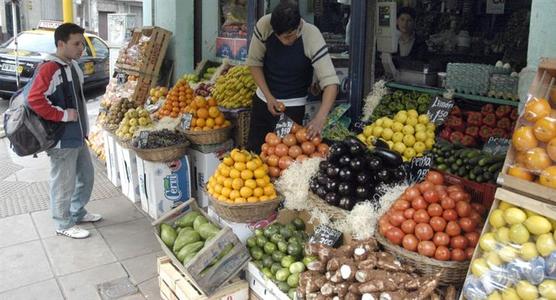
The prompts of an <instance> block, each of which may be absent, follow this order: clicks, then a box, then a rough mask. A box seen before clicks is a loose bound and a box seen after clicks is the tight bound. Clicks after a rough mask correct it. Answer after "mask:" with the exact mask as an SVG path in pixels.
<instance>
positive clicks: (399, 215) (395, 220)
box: [388, 210, 405, 227]
mask: <svg viewBox="0 0 556 300" xmlns="http://www.w3.org/2000/svg"><path fill="white" fill-rule="evenodd" d="M388 221H390V224H392V225H394V226H396V227H400V225H401V224H402V223H403V222H404V221H405V218H404V217H403V212H401V211H399V210H395V211H393V212H392V213H391V214H390V217H389V218H388Z"/></svg>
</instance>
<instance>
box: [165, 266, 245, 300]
mask: <svg viewBox="0 0 556 300" xmlns="http://www.w3.org/2000/svg"><path fill="white" fill-rule="evenodd" d="M157 265H158V276H159V277H158V283H159V286H160V296H161V297H162V298H163V299H166V300H220V299H226V300H247V299H248V298H249V284H248V283H247V281H245V280H241V279H239V277H235V278H234V279H232V280H230V281H229V282H228V284H227V285H225V286H223V287H222V288H221V289H219V290H218V291H216V292H215V293H214V294H213V295H211V296H210V297H207V296H204V295H203V294H202V293H200V292H199V291H198V290H197V289H196V288H195V287H194V286H193V285H192V284H191V282H190V281H189V280H188V279H187V277H185V276H184V275H183V274H182V273H181V272H180V271H179V270H178V268H176V267H175V266H174V265H173V264H172V260H171V259H170V258H169V257H168V256H163V257H159V258H158V264H157Z"/></svg>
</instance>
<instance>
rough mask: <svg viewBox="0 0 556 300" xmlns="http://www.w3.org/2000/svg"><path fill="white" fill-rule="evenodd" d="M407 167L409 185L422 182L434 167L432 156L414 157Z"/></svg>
mask: <svg viewBox="0 0 556 300" xmlns="http://www.w3.org/2000/svg"><path fill="white" fill-rule="evenodd" d="M406 166H407V174H408V179H409V184H413V183H416V182H419V181H422V180H423V179H425V176H427V173H428V172H429V170H430V168H431V167H432V156H430V155H424V156H421V157H414V158H413V159H412V160H411V162H410V163H409V164H408V165H406Z"/></svg>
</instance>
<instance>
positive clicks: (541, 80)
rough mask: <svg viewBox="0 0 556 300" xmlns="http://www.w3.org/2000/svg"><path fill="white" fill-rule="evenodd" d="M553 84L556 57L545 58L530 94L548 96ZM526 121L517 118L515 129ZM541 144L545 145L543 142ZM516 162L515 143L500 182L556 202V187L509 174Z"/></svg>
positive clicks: (532, 195) (500, 176)
mask: <svg viewBox="0 0 556 300" xmlns="http://www.w3.org/2000/svg"><path fill="white" fill-rule="evenodd" d="M551 86H556V59H548V58H543V59H541V62H540V64H539V69H538V71H537V75H536V77H535V79H534V80H533V83H532V84H531V87H530V88H529V94H530V95H531V96H532V97H547V96H548V95H549V93H550V87H551ZM551 102H552V103H551V104H552V107H553V108H554V107H556V99H552V101H551ZM526 122H527V121H526V120H524V119H523V116H520V117H519V119H518V120H517V125H516V128H515V129H517V128H519V127H520V126H521V125H520V124H524V123H526ZM515 129H514V130H515ZM539 144H540V145H544V144H543V143H539ZM541 147H543V146H541ZM514 162H515V149H514V147H513V145H510V148H509V149H508V155H507V156H506V160H505V161H504V167H503V168H502V172H500V175H499V176H498V184H500V185H502V186H504V188H506V189H510V190H515V191H519V192H522V193H524V194H527V195H529V196H531V197H534V198H538V199H543V200H544V201H549V202H552V203H556V189H552V188H550V187H547V186H543V185H540V184H538V183H535V182H530V181H526V180H522V179H519V178H517V177H513V176H510V175H508V174H507V173H508V168H509V167H510V166H512V165H513V164H514Z"/></svg>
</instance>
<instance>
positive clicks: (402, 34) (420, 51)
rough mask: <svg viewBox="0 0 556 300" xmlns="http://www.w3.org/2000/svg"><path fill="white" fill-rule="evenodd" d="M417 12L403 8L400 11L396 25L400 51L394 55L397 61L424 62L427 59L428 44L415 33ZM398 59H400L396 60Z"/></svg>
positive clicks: (409, 8)
mask: <svg viewBox="0 0 556 300" xmlns="http://www.w3.org/2000/svg"><path fill="white" fill-rule="evenodd" d="M415 16H416V14H415V10H414V9H413V8H411V7H402V8H400V9H399V10H398V18H397V20H396V24H397V27H398V33H399V39H398V51H397V53H394V54H392V56H393V57H394V63H396V60H398V61H403V60H413V61H421V62H423V61H424V60H425V59H426V58H427V50H428V48H427V44H426V43H425V41H424V40H423V39H422V38H421V37H419V36H417V34H416V33H415ZM396 58H398V59H396Z"/></svg>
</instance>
